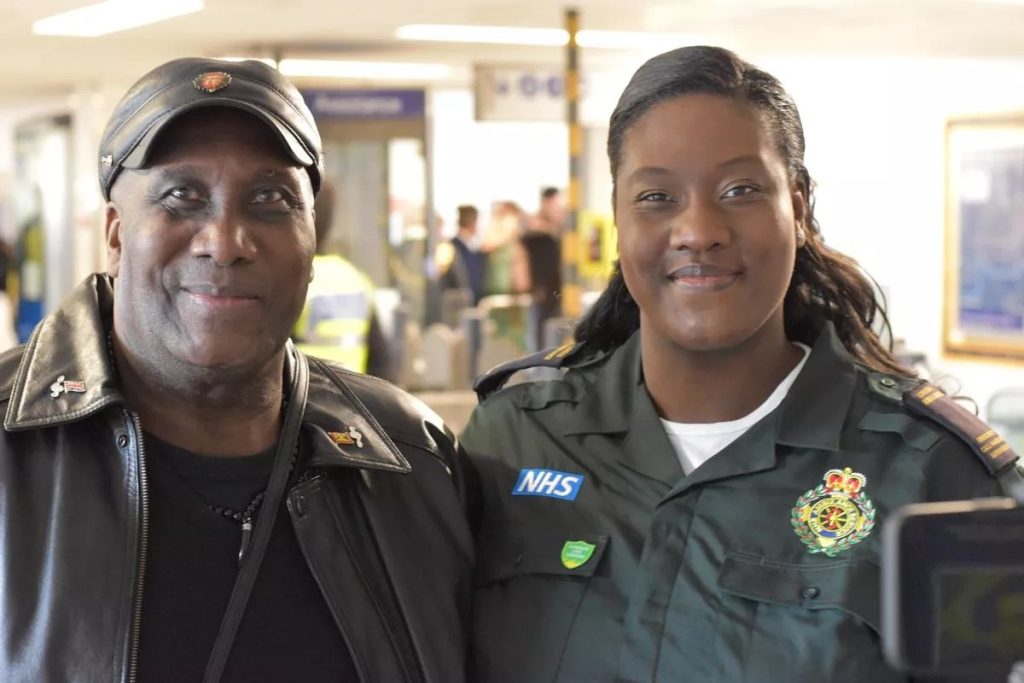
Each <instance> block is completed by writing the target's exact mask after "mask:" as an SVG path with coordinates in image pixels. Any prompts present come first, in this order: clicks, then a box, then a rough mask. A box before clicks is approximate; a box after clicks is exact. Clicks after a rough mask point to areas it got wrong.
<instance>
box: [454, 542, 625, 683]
mask: <svg viewBox="0 0 1024 683" xmlns="http://www.w3.org/2000/svg"><path fill="white" fill-rule="evenodd" d="M567 543H571V544H572V545H571V546H570V548H569V551H568V552H567V553H566V555H565V560H564V561H563V551H564V550H565V549H566V547H567ZM591 546H592V549H591V548H590V547H591ZM607 547H608V536H607V535H603V534H593V533H575V532H573V531H566V530H564V529H552V528H546V529H536V530H534V529H531V530H528V531H527V530H519V529H502V530H497V531H495V532H494V533H492V534H489V535H487V536H485V537H484V538H482V539H481V541H480V543H479V547H478V556H477V571H476V578H475V590H474V598H473V629H472V634H473V636H472V637H473V647H472V674H473V675H472V676H471V680H479V681H488V683H503V682H505V681H508V682H510V683H511V682H512V681H517V682H521V681H523V680H530V681H538V682H540V681H552V680H554V679H555V676H556V675H557V673H558V666H559V663H560V661H561V655H562V652H563V650H564V649H565V643H566V640H567V639H568V638H569V635H570V632H571V631H572V626H573V622H574V621H575V619H576V614H577V612H578V611H579V607H580V604H581V602H582V600H583V596H584V594H585V593H586V590H587V585H588V583H589V581H590V578H591V577H593V576H594V575H595V574H596V573H598V572H599V571H602V559H603V557H604V555H605V551H606V549H607ZM584 557H585V561H583V562H581V560H583V559H584Z"/></svg>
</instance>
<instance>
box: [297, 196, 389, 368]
mask: <svg viewBox="0 0 1024 683" xmlns="http://www.w3.org/2000/svg"><path fill="white" fill-rule="evenodd" d="M313 208H314V210H315V212H316V218H315V220H314V223H315V228H316V256H314V257H313V280H312V281H311V282H310V283H309V290H308V291H307V292H306V305H305V307H304V308H303V309H302V314H301V315H300V316H299V321H298V323H296V325H295V335H294V336H295V341H296V342H297V343H298V346H299V348H300V349H301V350H302V352H303V353H306V354H309V355H312V356H318V357H320V358H324V359H327V360H332V361H336V362H338V363H341V364H342V365H344V366H345V367H346V368H348V369H349V370H353V371H355V372H365V373H367V374H369V375H373V376H374V377H380V378H381V379H386V380H391V379H392V373H391V366H392V363H391V354H390V348H389V347H390V344H389V343H388V339H387V337H386V336H385V335H384V331H383V330H382V329H381V326H380V320H379V319H378V318H377V310H376V306H375V305H374V300H373V290H374V287H373V281H372V280H370V278H369V277H367V275H366V274H364V273H363V272H362V271H361V270H359V269H358V268H356V267H355V266H354V265H352V264H351V263H350V262H349V261H348V260H347V259H345V258H344V257H342V256H341V255H339V254H332V253H330V251H329V250H328V246H327V242H328V237H329V235H330V232H331V227H332V226H333V224H334V187H333V186H332V185H331V184H330V183H323V185H322V186H321V187H320V192H319V193H318V194H317V196H316V202H315V203H314V205H313Z"/></svg>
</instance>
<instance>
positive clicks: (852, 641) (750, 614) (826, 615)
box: [714, 553, 905, 683]
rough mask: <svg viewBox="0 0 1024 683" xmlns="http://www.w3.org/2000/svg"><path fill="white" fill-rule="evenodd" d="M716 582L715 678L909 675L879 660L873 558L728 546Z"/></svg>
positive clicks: (761, 682)
mask: <svg viewBox="0 0 1024 683" xmlns="http://www.w3.org/2000/svg"><path fill="white" fill-rule="evenodd" d="M718 587H719V593H720V595H719V600H720V603H719V610H718V615H717V619H716V633H715V656H714V659H715V662H716V667H717V668H718V674H717V676H716V679H715V680H718V681H730V683H732V682H740V681H742V682H744V683H769V682H772V683H774V682H776V681H788V682H791V683H799V682H801V681H808V682H811V681H815V682H817V681H830V682H832V683H845V682H847V681H848V682H850V683H853V682H855V681H856V682H862V681H872V683H885V682H888V681H903V680H905V679H904V678H902V677H901V676H899V675H898V674H896V672H894V671H892V670H891V669H889V668H888V666H887V665H886V664H885V662H884V661H883V660H882V653H881V648H880V645H879V638H878V623H879V569H878V565H877V564H876V563H875V562H873V561H871V560H868V559H854V558H851V559H836V560H824V559H822V561H818V562H808V563H806V564H805V563H799V564H793V563H783V562H777V561H774V560H770V559H768V558H764V557H759V556H755V555H748V554H744V553H728V554H727V555H726V557H725V560H724V562H723V563H722V566H721V568H720V571H719V574H718Z"/></svg>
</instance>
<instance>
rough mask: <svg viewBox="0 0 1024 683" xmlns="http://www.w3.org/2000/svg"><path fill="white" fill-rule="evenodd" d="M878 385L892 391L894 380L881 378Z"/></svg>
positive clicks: (894, 384)
mask: <svg viewBox="0 0 1024 683" xmlns="http://www.w3.org/2000/svg"><path fill="white" fill-rule="evenodd" d="M878 383H879V384H881V385H882V386H883V387H888V388H889V389H892V388H893V387H894V386H896V380H894V379H893V378H892V377H883V378H882V379H880V380H879V381H878Z"/></svg>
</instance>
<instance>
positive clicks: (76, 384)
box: [50, 375, 85, 398]
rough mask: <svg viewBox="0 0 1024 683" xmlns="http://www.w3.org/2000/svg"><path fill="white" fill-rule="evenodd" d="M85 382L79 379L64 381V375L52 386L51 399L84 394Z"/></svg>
mask: <svg viewBox="0 0 1024 683" xmlns="http://www.w3.org/2000/svg"><path fill="white" fill-rule="evenodd" d="M84 393H85V382H82V381H79V380H77V379H64V375H61V376H60V377H58V378H57V381H56V382H54V383H53V384H51V385H50V398H57V397H58V396H60V395H61V394H84Z"/></svg>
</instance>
